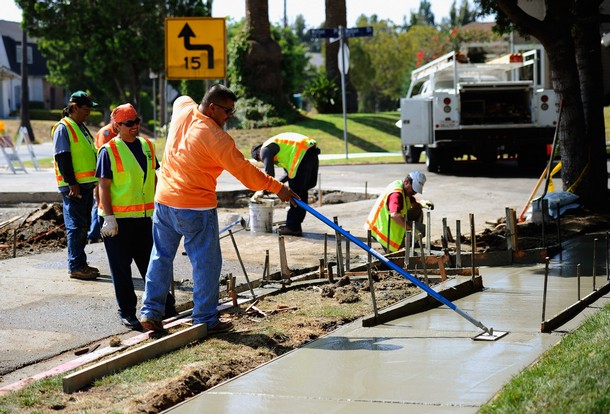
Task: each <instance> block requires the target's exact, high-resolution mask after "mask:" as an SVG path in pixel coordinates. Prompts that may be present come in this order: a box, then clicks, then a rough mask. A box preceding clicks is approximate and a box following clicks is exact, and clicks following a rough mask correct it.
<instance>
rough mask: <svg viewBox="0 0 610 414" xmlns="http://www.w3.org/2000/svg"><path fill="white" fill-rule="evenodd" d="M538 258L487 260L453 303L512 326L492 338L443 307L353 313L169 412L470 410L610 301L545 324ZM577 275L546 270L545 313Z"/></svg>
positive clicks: (569, 294)
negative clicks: (384, 317)
mask: <svg viewBox="0 0 610 414" xmlns="http://www.w3.org/2000/svg"><path fill="white" fill-rule="evenodd" d="M541 266H542V265H536V266H520V267H516V268H515V267H504V268H484V269H482V270H481V273H482V275H483V280H484V285H485V289H484V290H483V291H481V292H478V293H474V294H472V295H469V296H467V297H464V298H462V299H459V300H457V301H455V302H454V303H455V304H456V305H457V306H458V307H459V308H460V309H461V310H463V311H465V312H467V313H468V314H469V315H470V316H472V317H474V318H475V319H478V320H479V321H481V322H482V323H483V324H484V325H485V326H487V327H493V328H494V330H496V331H497V330H502V331H509V334H508V335H507V336H505V337H503V338H501V339H499V340H497V341H474V340H473V339H472V337H474V336H475V335H477V334H478V333H480V330H479V329H478V328H476V327H475V326H474V325H473V324H472V323H471V322H470V321H468V320H466V319H464V318H462V317H461V316H460V315H458V314H457V313H456V312H454V311H453V310H451V309H449V308H447V307H445V306H442V307H440V308H437V309H433V310H430V311H427V312H424V313H418V314H415V315H410V316H407V317H403V318H400V319H396V320H394V321H391V322H387V323H384V324H382V325H378V326H375V327H368V328H365V327H362V322H361V320H358V321H355V322H353V323H351V324H349V325H347V326H344V327H342V328H341V329H339V330H337V331H335V332H334V333H333V334H331V335H329V336H326V337H324V338H321V339H319V340H317V341H315V342H312V343H311V344H308V345H307V346H305V347H303V348H302V349H299V350H296V351H294V352H291V353H289V354H286V355H284V356H282V357H280V358H277V359H276V360H274V361H271V362H270V363H268V364H266V365H264V366H262V367H260V368H258V369H255V370H253V371H251V372H249V373H246V374H244V375H242V376H240V377H238V378H235V379H233V380H230V381H228V382H226V383H224V384H221V385H219V386H217V387H215V388H213V389H211V390H209V391H207V392H205V393H203V394H201V395H199V396H197V397H195V398H193V399H191V400H189V401H187V402H185V403H183V404H181V405H179V406H176V407H175V408H173V409H171V410H168V412H171V413H191V412H215V413H229V412H243V411H244V410H246V411H247V412H249V413H267V414H273V413H286V412H289V411H295V410H297V411H298V412H299V413H308V412H311V413H320V412H324V413H331V412H332V413H348V412H349V413H352V414H353V413H371V412H376V413H448V412H451V413H475V412H477V410H478V409H479V408H480V407H481V406H482V405H483V404H485V403H486V402H487V401H488V400H489V399H491V398H492V397H493V396H494V395H495V394H496V393H497V391H498V390H500V389H501V388H502V386H503V385H504V384H506V383H507V382H508V381H509V380H510V379H511V378H512V377H513V376H514V375H516V374H518V373H519V372H521V371H522V370H523V369H524V368H526V367H527V366H529V365H530V364H532V363H533V362H534V361H536V360H537V359H538V358H539V357H540V355H542V354H543V353H544V352H545V351H546V350H547V349H549V348H550V347H552V346H553V345H555V344H556V343H558V342H559V341H560V340H561V339H562V338H563V336H564V335H565V334H566V333H567V332H571V331H572V330H573V329H575V328H576V327H577V326H578V325H579V323H580V322H581V321H582V318H584V317H586V316H588V315H589V314H591V313H592V312H594V311H595V309H596V308H598V307H600V306H603V303H607V302H608V301H610V297H609V296H605V297H604V298H602V299H601V300H600V301H598V302H597V303H596V304H595V306H594V307H591V308H589V309H587V310H586V311H585V312H583V313H582V314H581V315H579V316H578V317H577V318H576V319H574V320H572V321H570V322H569V323H567V324H565V325H564V326H562V328H561V330H559V331H556V332H553V333H550V334H547V333H541V332H540V322H541V316H542V297H543V287H544V272H542V273H541V272H540V269H541ZM573 282H574V280H573V279H572V278H565V277H550V281H549V286H552V292H549V293H548V295H547V309H546V312H547V314H552V313H553V312H557V311H559V310H561V309H563V308H565V307H567V306H569V305H570V304H571V303H572V302H573V301H574V298H573V292H574V291H573V285H574V283H573ZM600 302H601V303H600ZM297 407H298V408H297Z"/></svg>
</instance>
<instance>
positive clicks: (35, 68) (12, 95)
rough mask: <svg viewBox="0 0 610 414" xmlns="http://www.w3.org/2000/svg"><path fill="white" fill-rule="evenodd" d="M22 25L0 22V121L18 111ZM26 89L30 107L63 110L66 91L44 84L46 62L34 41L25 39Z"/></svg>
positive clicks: (46, 71)
mask: <svg viewBox="0 0 610 414" xmlns="http://www.w3.org/2000/svg"><path fill="white" fill-rule="evenodd" d="M21 42H22V31H21V24H20V23H17V22H9V21H6V20H0V118H8V117H9V116H10V115H11V114H12V113H14V112H15V111H18V110H19V109H20V108H21V56H22V54H21V47H22V45H21ZM27 59H28V87H29V98H30V107H32V106H34V105H33V104H34V103H35V102H37V107H40V108H44V109H54V108H63V106H64V105H65V102H64V101H65V99H64V95H65V91H64V89H63V88H59V87H57V86H55V85H52V84H50V83H49V82H48V81H47V75H48V74H49V71H48V70H47V65H46V60H45V59H44V58H43V57H42V55H41V54H40V51H39V50H38V46H37V45H36V39H35V38H28V44H27Z"/></svg>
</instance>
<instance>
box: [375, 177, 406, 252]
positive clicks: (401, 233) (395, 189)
mask: <svg viewBox="0 0 610 414" xmlns="http://www.w3.org/2000/svg"><path fill="white" fill-rule="evenodd" d="M402 184H403V182H402V180H396V181H393V182H391V183H390V184H389V185H388V186H387V187H386V188H385V190H384V192H383V194H381V195H380V196H379V197H378V198H377V200H376V201H375V204H374V205H373V209H372V210H371V212H370V213H369V216H368V218H367V219H366V223H365V224H364V228H365V230H368V229H370V230H371V235H372V236H373V237H374V238H375V239H376V240H377V241H378V242H379V243H381V245H382V246H384V247H386V248H388V247H389V250H390V251H391V252H395V251H396V250H398V249H399V248H400V245H401V244H402V241H403V239H404V237H405V228H404V227H401V226H399V225H397V224H396V223H392V219H390V218H389V217H390V210H389V209H388V197H389V196H390V194H392V193H403V186H402ZM403 200H404V201H403V205H402V208H401V209H400V214H401V215H402V216H403V217H405V216H406V214H407V210H408V209H410V208H411V200H409V197H406V196H405V194H404V193H403ZM388 225H389V226H390V227H389V231H388ZM388 234H389V235H390V238H389V244H388Z"/></svg>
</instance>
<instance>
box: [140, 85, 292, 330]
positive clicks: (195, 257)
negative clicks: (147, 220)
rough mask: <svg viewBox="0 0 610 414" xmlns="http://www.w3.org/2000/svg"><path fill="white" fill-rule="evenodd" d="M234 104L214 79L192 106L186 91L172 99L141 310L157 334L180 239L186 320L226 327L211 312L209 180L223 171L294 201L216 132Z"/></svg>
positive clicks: (217, 264)
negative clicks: (188, 294)
mask: <svg viewBox="0 0 610 414" xmlns="http://www.w3.org/2000/svg"><path fill="white" fill-rule="evenodd" d="M236 101H237V96H236V95H235V94H234V93H233V92H232V91H231V90H229V89H228V88H227V87H225V86H223V85H220V84H217V85H214V86H213V87H212V88H210V90H209V91H208V92H207V93H206V94H205V96H204V97H203V100H202V101H201V104H199V105H198V104H197V103H196V102H195V101H194V100H193V99H192V98H191V97H189V96H181V97H179V98H178V99H176V101H175V102H174V105H173V113H172V120H171V123H170V127H169V132H168V135H167V142H166V144H165V152H164V154H163V161H162V162H161V168H160V174H159V182H158V184H157V191H156V194H155V212H154V214H153V241H154V244H153V250H152V254H151V259H150V263H149V265H148V271H147V272H146V286H145V290H144V296H143V298H142V309H141V316H142V318H141V323H142V326H143V327H144V328H145V329H148V330H153V331H163V322H162V319H163V313H164V310H165V300H166V297H167V292H168V291H169V289H170V285H171V281H172V279H173V262H174V257H175V255H176V251H177V250H178V245H179V243H180V240H181V239H182V237H184V249H185V250H186V253H187V255H188V258H189V260H190V261H191V265H192V266H193V284H194V286H193V303H194V305H193V312H192V318H193V324H201V323H205V324H207V328H208V333H210V334H213V333H220V332H226V331H229V330H231V329H232V328H233V324H232V323H231V322H224V321H221V320H220V319H219V317H218V311H217V306H218V291H219V288H220V282H219V280H220V271H221V268H222V256H221V252H220V240H219V236H218V215H217V210H216V207H217V199H216V180H217V178H218V176H219V175H220V174H221V173H222V172H223V171H224V170H227V171H228V172H230V173H231V174H233V176H235V178H237V179H238V180H239V181H241V182H242V184H244V185H245V186H246V187H248V188H249V189H250V190H254V191H258V190H267V191H270V192H273V193H276V194H277V195H278V197H279V198H280V200H282V201H289V200H291V199H292V198H297V199H298V198H299V196H298V195H297V194H296V193H295V192H293V191H292V190H291V189H290V188H289V187H288V186H287V185H283V184H282V183H280V182H279V181H277V180H276V179H275V178H273V177H271V176H269V175H267V174H265V173H264V172H262V171H261V170H259V169H258V168H257V167H255V166H254V165H252V164H251V163H250V161H248V160H246V158H245V157H244V156H243V154H242V153H241V152H240V151H239V150H238V149H237V147H236V146H235V141H233V138H231V136H230V135H229V134H227V133H226V132H225V131H224V130H223V129H222V127H223V126H224V125H225V123H226V122H227V120H228V119H229V118H231V117H232V116H233V114H234V113H235V102H236Z"/></svg>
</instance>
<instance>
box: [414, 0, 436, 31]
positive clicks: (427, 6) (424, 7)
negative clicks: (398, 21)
mask: <svg viewBox="0 0 610 414" xmlns="http://www.w3.org/2000/svg"><path fill="white" fill-rule="evenodd" d="M410 22H411V26H417V25H420V26H434V25H435V23H434V13H432V4H431V3H430V2H429V1H427V0H422V1H421V2H420V3H419V10H418V11H417V13H413V12H411V18H410Z"/></svg>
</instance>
